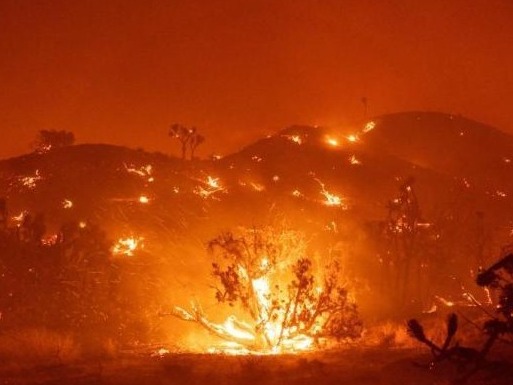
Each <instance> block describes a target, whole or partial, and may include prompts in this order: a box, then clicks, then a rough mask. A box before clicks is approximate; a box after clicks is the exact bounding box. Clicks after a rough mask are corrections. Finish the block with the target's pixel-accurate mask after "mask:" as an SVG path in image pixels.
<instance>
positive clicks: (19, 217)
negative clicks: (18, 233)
mask: <svg viewBox="0 0 513 385" xmlns="http://www.w3.org/2000/svg"><path fill="white" fill-rule="evenodd" d="M27 214H28V211H26V210H24V211H22V212H21V213H19V214H18V215H15V216H13V217H12V218H11V219H12V220H13V222H14V223H16V227H20V226H21V224H22V223H23V220H24V219H25V217H26V215H27Z"/></svg>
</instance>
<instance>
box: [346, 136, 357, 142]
mask: <svg viewBox="0 0 513 385" xmlns="http://www.w3.org/2000/svg"><path fill="white" fill-rule="evenodd" d="M346 139H347V141H348V142H351V143H355V142H358V141H359V140H360V138H359V137H358V135H355V134H351V135H348V136H347V137H346Z"/></svg>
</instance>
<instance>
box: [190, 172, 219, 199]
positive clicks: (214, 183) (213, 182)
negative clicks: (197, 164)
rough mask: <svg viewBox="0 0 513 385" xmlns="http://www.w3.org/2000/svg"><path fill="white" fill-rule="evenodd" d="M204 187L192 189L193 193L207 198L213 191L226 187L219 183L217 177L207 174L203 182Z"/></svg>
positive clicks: (216, 191)
mask: <svg viewBox="0 0 513 385" xmlns="http://www.w3.org/2000/svg"><path fill="white" fill-rule="evenodd" d="M203 183H204V184H205V186H206V187H203V186H198V187H196V188H195V189H194V191H193V192H194V194H196V195H199V196H200V197H202V198H203V199H207V198H208V197H210V196H212V195H213V194H215V193H218V192H223V191H226V189H225V188H224V187H223V186H222V185H221V182H220V181H219V178H214V177H212V176H210V175H209V176H207V180H206V181H205V182H203Z"/></svg>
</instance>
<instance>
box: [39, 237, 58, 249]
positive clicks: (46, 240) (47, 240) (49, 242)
mask: <svg viewBox="0 0 513 385" xmlns="http://www.w3.org/2000/svg"><path fill="white" fill-rule="evenodd" d="M58 239H59V236H58V235H57V234H51V235H47V236H45V237H43V238H41V244H42V245H43V246H53V245H55V244H57V241H58Z"/></svg>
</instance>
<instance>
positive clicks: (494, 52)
mask: <svg viewBox="0 0 513 385" xmlns="http://www.w3.org/2000/svg"><path fill="white" fill-rule="evenodd" d="M512 16H513V3H511V2H509V1H499V0H475V1H472V2H468V1H463V0H453V1H446V0H443V1H442V0H434V1H433V0H429V1H415V2H411V1H399V0H397V1H391V0H390V1H379V2H378V1H362V0H347V1H324V2H322V3H321V2H316V1H306V0H294V1H279V2H277V1H245V2H241V1H237V0H225V1H211V0H209V1H190V0H187V1H172V2H167V1H148V2H146V1H145V2H141V1H132V0H124V1H108V2H105V1H88V2H70V1H63V0H54V1H37V2H36V1H26V0H5V1H2V2H1V3H0V32H1V33H0V51H1V52H2V60H1V61H0V81H1V84H2V92H1V93H0V117H1V118H0V130H1V132H2V136H3V138H2V142H1V143H0V157H7V156H12V155H16V154H19V153H23V152H26V151H27V150H28V145H29V142H30V141H31V140H32V139H33V138H34V136H35V134H36V132H37V131H38V130H40V129H58V130H70V131H73V132H74V133H75V135H76V137H77V139H78V141H79V142H105V143H114V144H121V145H127V146H130V147H143V148H145V149H148V150H158V151H164V152H173V153H175V154H177V153H176V147H175V146H174V144H173V143H171V141H170V140H168V138H167V128H168V127H169V125H170V124H171V123H174V122H181V123H184V124H187V125H195V126H197V127H198V128H199V129H200V130H201V131H202V133H203V134H204V135H205V136H206V138H207V141H206V143H205V146H203V147H204V148H202V149H201V152H200V154H198V155H200V156H205V155H207V154H208V153H210V152H214V151H215V152H220V153H227V152H230V151H233V150H236V149H238V148H240V147H241V146H243V145H245V144H247V143H248V142H250V141H251V140H253V139H255V138H257V137H261V136H262V135H265V134H267V133H270V132H273V131H276V130H278V129H280V128H283V127H284V126H287V125H290V124H294V123H302V124H316V125H327V126H330V127H334V128H337V127H342V126H344V125H350V124H359V123H361V121H362V120H363V118H364V116H363V115H364V112H363V105H362V101H361V98H362V97H363V96H365V97H367V98H368V101H369V114H370V115H379V114H384V113H390V112H396V111H405V110H439V111H444V112H450V113H456V114H462V115H465V116H468V117H470V118H473V119H476V120H480V121H483V122H486V123H488V124H491V125H494V126H497V127H499V128H501V129H502V130H505V131H507V132H513V124H512V123H511V122H510V111H511V101H512V100H511V99H512V96H511V92H510V91H511V89H512V85H513V75H512V73H511V71H510V68H512V67H513V51H512V50H511V47H512V46H513V25H512V23H511V19H512Z"/></svg>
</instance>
